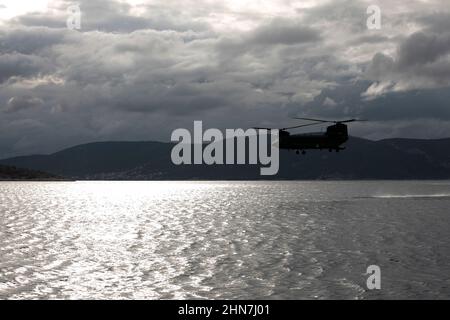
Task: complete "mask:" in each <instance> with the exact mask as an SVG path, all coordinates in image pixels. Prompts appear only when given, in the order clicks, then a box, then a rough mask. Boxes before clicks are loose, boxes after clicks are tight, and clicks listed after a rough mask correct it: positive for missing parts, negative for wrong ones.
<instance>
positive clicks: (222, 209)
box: [0, 181, 450, 300]
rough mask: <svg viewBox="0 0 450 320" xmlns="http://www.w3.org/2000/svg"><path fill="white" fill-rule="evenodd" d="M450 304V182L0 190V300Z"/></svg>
mask: <svg viewBox="0 0 450 320" xmlns="http://www.w3.org/2000/svg"><path fill="white" fill-rule="evenodd" d="M374 268H375V269H374ZM373 270H378V271H376V272H375V271H373ZM376 283H378V285H375V287H374V284H376ZM449 298H450V181H295V182H291V181H289V182H288V181H279V182H273V181H271V182H266V181H257V182H256V181H246V182H234V181H233V182H231V181H219V182H205V181H201V182H197V181H189V182H177V181H172V182H160V181H152V182H132V181H129V182H110V181H104V182H103V181H95V182H90V181H83V182H0V299H251V300H253V299H292V300H294V299H295V300H296V299H346V300H347V299H349V300H351V299H449Z"/></svg>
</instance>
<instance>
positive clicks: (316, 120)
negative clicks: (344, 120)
mask: <svg viewBox="0 0 450 320" xmlns="http://www.w3.org/2000/svg"><path fill="white" fill-rule="evenodd" d="M292 119H297V120H307V121H315V122H323V123H328V122H334V121H329V120H321V119H311V118H297V117H294V118H292Z"/></svg>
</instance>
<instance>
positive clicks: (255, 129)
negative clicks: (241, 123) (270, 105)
mask: <svg viewBox="0 0 450 320" xmlns="http://www.w3.org/2000/svg"><path fill="white" fill-rule="evenodd" d="M252 129H255V130H278V129H274V128H252Z"/></svg>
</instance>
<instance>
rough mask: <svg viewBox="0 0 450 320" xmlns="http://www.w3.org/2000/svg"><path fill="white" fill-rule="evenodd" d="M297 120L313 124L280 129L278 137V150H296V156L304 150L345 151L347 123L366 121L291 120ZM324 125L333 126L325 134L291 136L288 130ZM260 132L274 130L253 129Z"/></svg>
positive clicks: (303, 152) (304, 152)
mask: <svg viewBox="0 0 450 320" xmlns="http://www.w3.org/2000/svg"><path fill="white" fill-rule="evenodd" d="M293 119H297V120H306V121H313V123H308V124H302V125H298V126H293V127H287V128H281V129H277V130H279V136H280V146H279V147H280V149H287V150H296V153H297V154H300V152H301V153H302V154H306V150H328V151H329V152H332V151H333V150H334V151H336V152H339V151H341V150H345V148H344V147H342V145H343V144H344V143H345V142H347V141H348V137H349V136H348V127H347V125H346V124H347V123H351V122H359V121H367V120H359V119H349V120H342V121H334V120H322V119H311V118H293ZM324 123H333V125H331V126H328V127H327V130H326V131H325V132H319V133H316V132H311V133H300V134H291V133H290V132H289V130H293V129H298V128H304V127H309V126H316V125H320V124H324ZM255 129H262V130H274V129H273V128H255Z"/></svg>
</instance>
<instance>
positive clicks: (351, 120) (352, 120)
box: [336, 119, 367, 123]
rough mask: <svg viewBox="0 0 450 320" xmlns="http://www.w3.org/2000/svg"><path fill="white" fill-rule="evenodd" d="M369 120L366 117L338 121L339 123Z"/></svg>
mask: <svg viewBox="0 0 450 320" xmlns="http://www.w3.org/2000/svg"><path fill="white" fill-rule="evenodd" d="M364 121H367V120H366V119H361V120H359V119H350V120H344V121H336V122H337V123H349V122H364Z"/></svg>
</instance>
